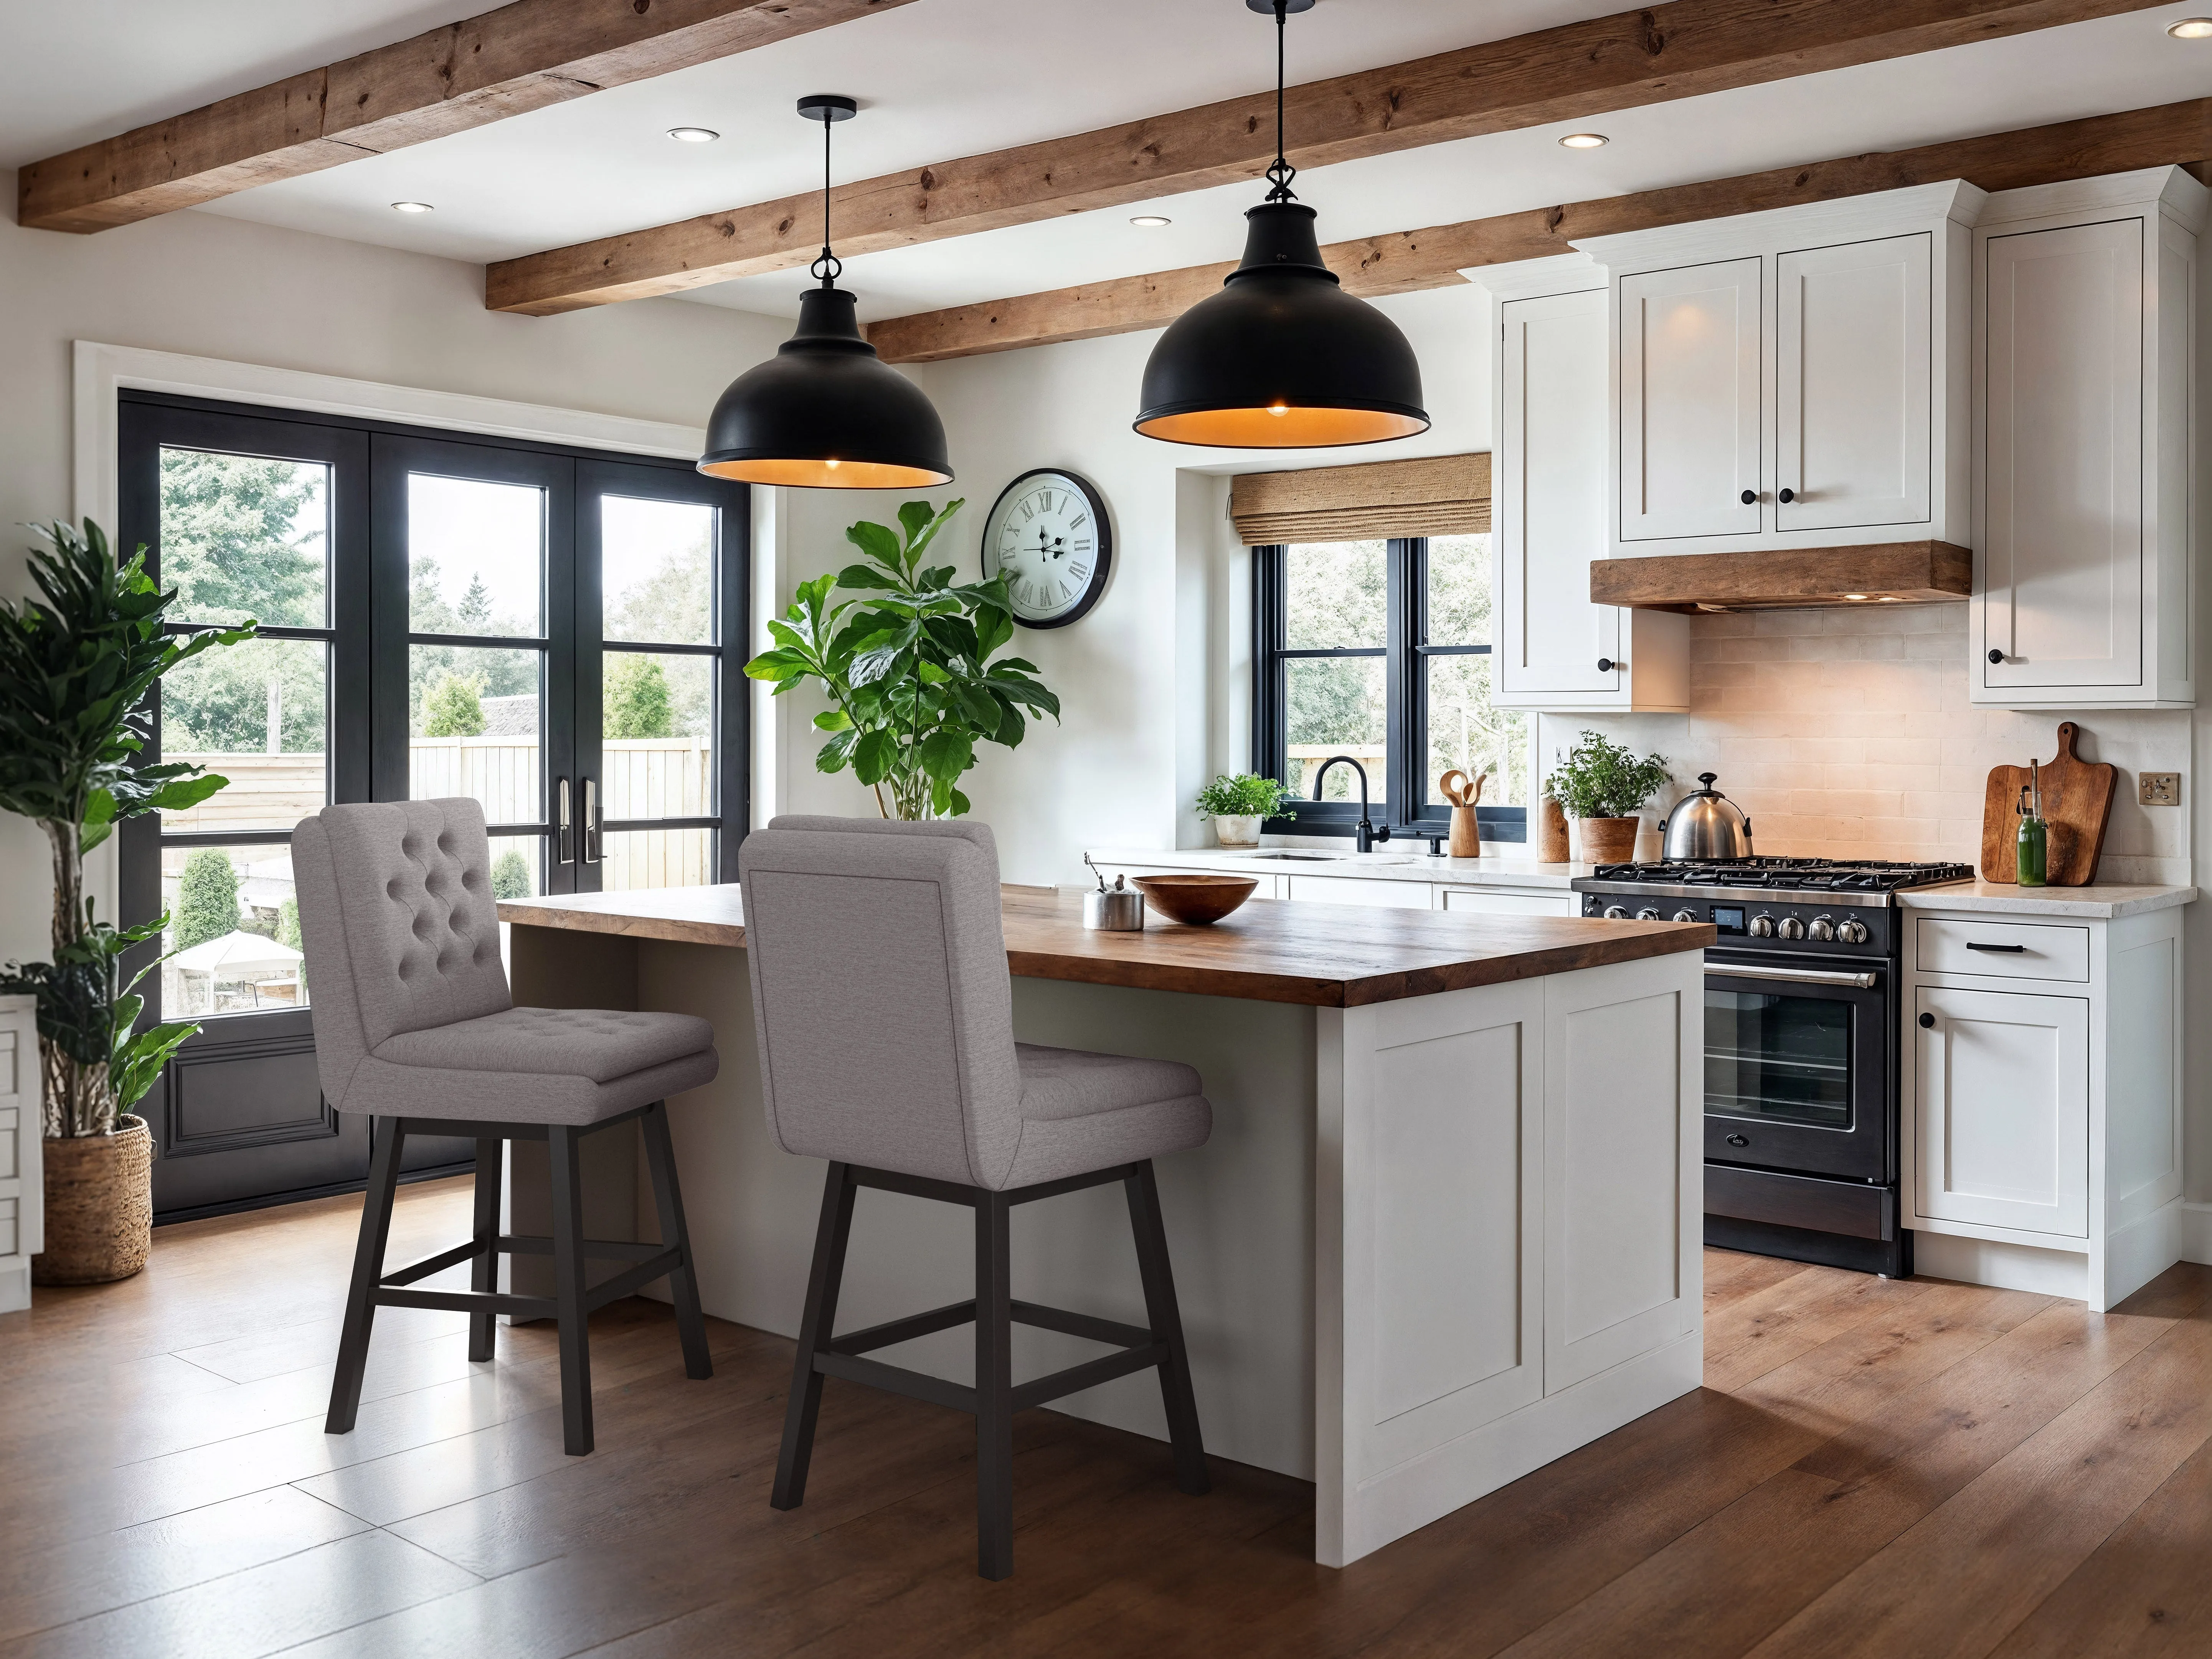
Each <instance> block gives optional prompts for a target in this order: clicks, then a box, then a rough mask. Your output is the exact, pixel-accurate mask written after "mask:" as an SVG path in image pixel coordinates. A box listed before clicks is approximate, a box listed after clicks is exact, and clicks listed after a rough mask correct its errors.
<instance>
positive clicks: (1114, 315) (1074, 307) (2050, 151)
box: [867, 98, 2212, 363]
mask: <svg viewBox="0 0 2212 1659" xmlns="http://www.w3.org/2000/svg"><path fill="white" fill-rule="evenodd" d="M2177 162H2178V163H2181V164H2183V165H2185V166H2188V167H2190V169H2191V172H2193V173H2197V176H2198V177H2200V178H2205V179H2207V182H2212V177H2208V176H2207V175H2208V174H2212V166H2208V165H2207V164H2208V163H2212V98H2200V99H2195V100H2191V101H2189V102H2187V103H2180V104H2161V105H2159V106H2156V107H2154V108H2151V109H2136V110H2128V111H2126V112H2123V113H2120V114H2118V115H2099V116H2093V117H2090V118H2087V119H2086V120H2080V121H2062V122H2060V123H2058V124H2057V125H2053V126H2045V127H2030V128H2027V130H2025V131H2018V132H1998V133H1991V134H1990V135H1989V136H1987V137H1981V138H1965V139H1960V140H1956V141H1954V142H1952V143H1941V144H1925V145H1923V146H1922V147H1920V148H1919V149H1905V150H1892V151H1887V152H1878V153H1875V154H1872V155H1851V156H1845V157H1844V158H1842V159H1841V160H1838V161H1814V162H1811V163H1809V164H1807V165H1802V166H1798V167H1777V168H1775V169H1773V170H1772V171H1771V172H1768V173H1747V174H1745V175H1744V176H1742V177H1741V178H1735V179H1712V180H1710V181H1708V182H1705V183H1703V184H1694V185H1677V186H1675V187H1674V188H1672V189H1668V190H1647V191H1638V193H1636V194H1635V195H1632V196H1608V197H1601V198H1600V199H1599V200H1596V201H1593V202H1571V203H1569V204H1565V206H1561V207H1546V208H1532V209H1529V210H1528V211H1526V212H1523V213H1504V214H1500V215H1498V216H1497V217H1495V218H1491V219H1470V220H1467V221H1465V222H1462V223H1459V224H1453V225H1436V226H1432V227H1431V228H1429V229H1426V230H1408V231H1401V232H1399V233H1397V234H1393V235H1388V236H1370V237H1366V238H1364V239H1363V240H1358V241H1353V242H1336V243H1333V244H1331V245H1330V246H1328V247H1325V248H1323V249H1322V258H1324V259H1326V260H1327V261H1328V267H1329V269H1330V270H1334V272H1335V273H1336V274H1337V276H1338V278H1339V279H1340V281H1341V282H1342V283H1343V284H1344V286H1345V288H1346V289H1347V290H1349V291H1350V292H1352V293H1353V294H1358V295H1365V296H1370V297H1371V296H1373V295H1381V294H1408V293H1412V292H1413V291H1415V290H1417V289H1431V288H1449V287H1450V286H1452V285H1453V284H1455V283H1462V282H1464V281H1465V280H1466V278H1464V277H1463V276H1461V275H1460V274H1459V273H1460V272H1461V271H1462V270H1464V269H1466V268H1467V267H1468V266H1471V265H1494V264H1505V263H1507V262H1508V261H1510V260H1514V259H1534V258H1543V257H1545V256H1547V255H1549V254H1555V253H1567V252H1572V251H1573V250H1572V247H1571V243H1572V242H1573V241H1574V240H1575V239H1577V237H1583V236H1604V235H1610V234H1614V233H1617V232H1620V231H1627V230H1650V229H1651V228H1654V227H1656V226H1660V225H1679V224H1687V223H1691V222H1695V221H1697V220H1700V219H1717V218H1723V217H1726V216H1729V215H1731V214H1737V213H1756V212H1758V211H1759V210H1761V209H1765V208H1778V207H1796V206H1798V205H1801V204H1804V203H1807V202H1827V201H1833V200H1835V199H1837V198H1838V197H1844V196H1862V195H1864V194H1866V193H1867V192H1868V191H1877V190H1897V189H1900V188H1902V187H1904V186H1905V185H1924V184H1935V183H1937V182H1940V181H1942V180H1943V179H1966V181H1967V182H1968V183H1970V184H1975V185H1980V186H1981V187H1982V188H1983V189H1984V190H2015V189H2018V188H2020V187H2021V186H2022V185H2045V184H2054V183H2056V182H2057V181H2058V180H2060V179H2090V178H2094V177H2096V176H2097V175H2098V174H2100V173H2123V172H2125V171H2127V170H2128V169H2129V168H2131V167H2160V166H2165V165H2167V164H2169V163H2177ZM1233 269H1235V266H1234V264H1233V263H1231V264H1218V265H1195V266H1192V267H1190V268H1188V269H1186V270H1165V271H1155V272H1152V273H1150V274H1148V275H1145V276H1123V277H1119V278H1115V279H1113V280H1110V281H1107V282H1101V283H1085V284H1083V285H1082V286H1080V287H1077V288H1063V289H1053V290H1052V291H1050V292H1048V293H1044V294H1025V295H1019V296H1018V297H1016V298H1013V299H1007V300H987V301H983V302H982V303H981V304H978V305H970V306H953V307H949V308H947V309H945V310H943V311H927V312H921V313H916V314H915V315H913V316H908V317H888V318H885V319H883V320H881V321H879V322H875V323H871V324H869V325H868V327H867V337H868V339H869V342H870V343H872V345H874V347H875V348H876V349H877V351H878V352H879V353H881V354H882V356H884V359H885V360H886V361H887V362H894V363H929V362H941V361H943V360H944V359H945V358H949V357H973V356H980V355H981V354H982V353H984V352H989V351H1012V350H1015V349H1018V348H1020V347H1023V346H1033V345H1049V344H1051V343H1054V342H1055V341H1060V340H1088V339H1092V338H1095V337H1098V336H1100V335H1103V334H1127V333H1133V332H1135V331H1139V330H1141V329H1148V328H1164V327H1165V326H1166V325H1168V324H1170V323H1171V322H1173V321H1174V320H1175V319H1176V318H1177V317H1179V316H1181V315H1182V313H1183V312H1184V311H1185V310H1187V309H1188V308H1189V307H1191V306H1193V305H1194V304H1196V303H1197V302H1198V301H1200V300H1202V299H1204V298H1205V297H1206V295H1209V294H1211V293H1212V292H1213V291H1214V290H1215V289H1218V288H1219V287H1220V286H1221V279H1222V278H1223V277H1224V276H1227V275H1228V274H1229V273H1230V271H1231V270H1233Z"/></svg>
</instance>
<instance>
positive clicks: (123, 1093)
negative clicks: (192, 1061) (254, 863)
mask: <svg viewBox="0 0 2212 1659" xmlns="http://www.w3.org/2000/svg"><path fill="white" fill-rule="evenodd" d="M32 528H33V531H35V532H36V533H37V534H38V535H39V536H40V538H42V539H43V540H44V541H45V543H46V546H45V547H44V548H42V549H33V551H32V554H31V580H32V581H33V583H35V584H36V585H37V586H38V590H39V592H40V596H41V597H40V599H26V600H24V601H22V602H21V603H20V604H16V603H12V602H9V601H6V600H0V809H4V810H5V811H10V812H15V813H18V814H20V815H21V816H22V817H27V818H30V819H33V820H34V821H35V822H36V823H38V825H39V827H40V829H43V830H45V831H46V841H47V844H48V847H49V848H50V849H51V851H52V857H53V872H54V913H53V960H52V962H33V963H8V964H7V966H6V967H5V968H4V969H0V992H6V993H22V992H28V993H31V994H34V995H35V996H37V998H38V999H39V1050H40V1060H41V1064H42V1066H43V1068H44V1071H45V1074H46V1134H47V1135H48V1136H49V1137H50V1138H61V1137H73V1136H80V1135H101V1134H107V1133H111V1132H112V1130H113V1129H114V1127H115V1120H116V1118H117V1116H118V1115H119V1114H121V1113H124V1112H127V1111H129V1110H130V1109H131V1107H133V1106H134V1105H136V1104H137V1103H138V1102H139V1100H140V1099H142V1098H143V1097H144V1095H145V1093H146V1091H147V1090H148V1089H149V1088H151V1087H152V1086H153V1084H154V1080H155V1078H156V1077H158V1076H159V1075H160V1073H161V1066H162V1065H163V1063H164V1062H165V1061H166V1060H167V1058H168V1056H169V1055H170V1054H172V1053H173V1052H174V1051H175V1049H176V1047H177V1045H178V1044H179V1043H180V1042H183V1041H184V1040H185V1038H186V1037H188V1036H191V1034H192V1032H194V1031H195V1030H198V1029H199V1028H198V1026H197V1024H195V1023H192V1022H189V1021H186V1022H180V1023H173V1024H163V1025H155V1026H154V1027H152V1028H150V1029H149V1030H144V1031H137V1030H133V1029H132V1028H133V1027H134V1026H135V1025H136V1024H137V1020H138V1018H139V1016H140V1014H141V1013H142V1012H144V1006H145V1005H144V1000H143V999H142V998H141V997H139V996H138V995H137V993H136V988H135V987H137V983H138V981H139V979H141V978H143V977H144V970H142V971H141V972H140V973H139V974H138V975H135V976H133V977H132V978H131V980H130V981H127V982H126V981H124V979H123V978H122V957H123V954H124V952H125V951H128V950H129V949H130V948H131V946H133V945H141V944H143V943H145V942H146V941H147V940H149V939H155V938H157V937H159V936H160V933H161V929H162V927H164V926H165V925H166V924H167V920H168V919H167V917H166V916H162V917H157V918H156V919H155V920H154V921H149V922H147V923H145V924H144V925H143V926H141V927H127V928H121V929H118V928H117V927H116V926H115V925H114V924H113V923H112V922H107V921H99V920H98V919H96V918H95V917H94V915H93V902H92V900H91V899H90V898H88V897H87V896H86V895H85V891H84V855H85V854H87V853H88V852H90V851H91V850H92V849H93V848H95V847H97V846H99V845H100V842H104V841H106V839H107V837H108V836H109V835H110V834H112V832H113V830H114V829H115V826H116V825H117V824H118V823H121V822H122V821H123V820H124V819H125V818H129V817H137V815H138V814H140V813H142V812H158V811H180V810H182V809H183V808H185V807H187V806H193V805H197V804H198V803H199V802H201V801H204V800H205V799H207V798H208V797H209V796H210V795H212V794H214V793H216V790H218V789H220V788H222V787H223V785H224V784H225V783H226V782H228V780H227V779H225V778H222V777H219V776H217V775H215V774H213V773H210V772H206V771H204V770H203V769H201V768H199V767H197V766H192V765H189V764H186V763H183V762H180V761H179V762H170V763H166V764H161V765H155V766H142V765H139V764H138V763H137V757H138V756H139V755H141V754H142V753H143V752H144V750H145V747H146V741H147V738H148V737H149V735H150V725H151V719H150V715H149V712H148V709H147V708H146V694H147V693H148V692H149V690H152V689H153V685H154V683H155V681H156V680H158V679H160V678H161V676H162V675H164V674H166V673H167V672H168V671H169V670H171V669H173V668H174V667H175V666H176V665H178V664H179V663H180V662H184V661H186V660H188V659H191V658H193V657H196V656H197V655H199V654H200V653H202V652H204V651H210V650H213V649H215V648H216V647H219V646H226V645H234V644H236V643H237V642H239V641H241V640H248V639H252V637H253V636H254V634H255V631H256V629H255V625H254V624H252V623H247V624H246V626H244V627H242V628H225V629H206V630H204V631H203V632H198V633H192V634H171V633H168V632H167V630H166V629H165V628H164V626H163V623H162V612H163V611H166V610H167V609H168V607H169V605H171V603H172V602H173V601H174V599H176V597H177V595H176V591H175V590H174V589H171V590H170V591H169V592H166V593H164V592H161V589H160V587H159V586H157V585H156V584H155V581H154V579H153V578H152V577H150V576H149V575H148V574H146V550H145V549H144V548H143V547H142V548H140V549H139V550H137V553H136V554H134V555H133V556H131V558H130V559H129V560H128V561H126V562H123V563H121V564H120V565H118V563H117V562H116V559H115V556H114V555H113V554H112V552H111V551H110V550H109V548H108V544H107V538H106V535H105V534H104V533H103V532H101V530H100V526H98V525H96V524H94V522H93V521H92V520H89V519H87V520H85V521H84V526H83V528H82V530H80V529H79V528H77V526H74V525H69V524H63V523H58V522H57V523H54V524H52V525H39V526H32Z"/></svg>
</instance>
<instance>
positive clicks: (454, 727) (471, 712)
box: [422, 669, 484, 738]
mask: <svg viewBox="0 0 2212 1659" xmlns="http://www.w3.org/2000/svg"><path fill="white" fill-rule="evenodd" d="M482 692H483V686H482V685H481V684H479V682H478V681H477V678H476V677H475V676H473V675H465V674H456V673H454V672H453V671H452V670H450V669H448V670H447V671H446V672H445V673H444V674H443V675H441V677H440V678H439V680H438V682H437V684H435V685H433V686H432V687H431V688H430V690H429V692H428V695H427V696H424V697H423V699H422V735H423V736H424V737H426V738H480V737H482V736H483V729H484V712H483V696H482Z"/></svg>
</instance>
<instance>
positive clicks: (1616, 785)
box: [1544, 731, 1669, 818]
mask: <svg viewBox="0 0 2212 1659" xmlns="http://www.w3.org/2000/svg"><path fill="white" fill-rule="evenodd" d="M1668 777H1669V774H1668V770H1667V757H1665V756H1663V755H1650V756H1646V757H1644V759H1642V760H1638V758H1637V757H1635V756H1634V755H1633V754H1632V753H1631V752H1630V751H1629V750H1627V749H1626V747H1624V746H1623V745H1622V744H1617V743H1613V742H1610V741H1608V740H1607V738H1603V737H1601V736H1600V735H1599V734H1598V733H1596V732H1589V731H1585V732H1583V734H1582V737H1581V738H1580V739H1579V740H1578V741H1577V743H1576V744H1575V746H1574V747H1573V748H1572V749H1570V750H1568V751H1567V752H1566V755H1565V757H1563V758H1562V759H1561V760H1560V761H1559V763H1558V764H1557V765H1555V766H1553V768H1552V770H1551V772H1550V773H1549V775H1547V776H1546V778H1545V780H1544V793H1546V794H1547V795H1549V796H1550V797H1551V798H1552V799H1553V800H1555V801H1557V802H1559V805H1561V806H1564V807H1565V808H1566V810H1567V812H1568V814H1569V815H1570V816H1571V817H1578V818H1625V817H1633V816H1634V815H1635V814H1636V813H1637V812H1638V811H1641V810H1642V808H1643V805H1644V802H1645V801H1647V800H1650V799H1651V797H1652V795H1653V794H1654V793H1656V791H1657V789H1658V787H1659V786H1660V785H1661V784H1662V783H1665V782H1666V781H1668Z"/></svg>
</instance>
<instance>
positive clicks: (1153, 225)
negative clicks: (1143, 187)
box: [1129, 213, 1175, 230]
mask: <svg viewBox="0 0 2212 1659" xmlns="http://www.w3.org/2000/svg"><path fill="white" fill-rule="evenodd" d="M1129 222H1130V223H1131V224H1133V225H1141V226H1142V227H1144V228H1145V229H1146V230H1158V228H1160V227H1161V226H1162V225H1171V224H1173V223H1174V222H1175V221H1174V220H1172V219H1170V218H1169V217H1167V216H1166V215H1164V214H1159V213H1140V214H1139V215H1138V216H1136V217H1135V218H1133V219H1132V220H1130V221H1129Z"/></svg>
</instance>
